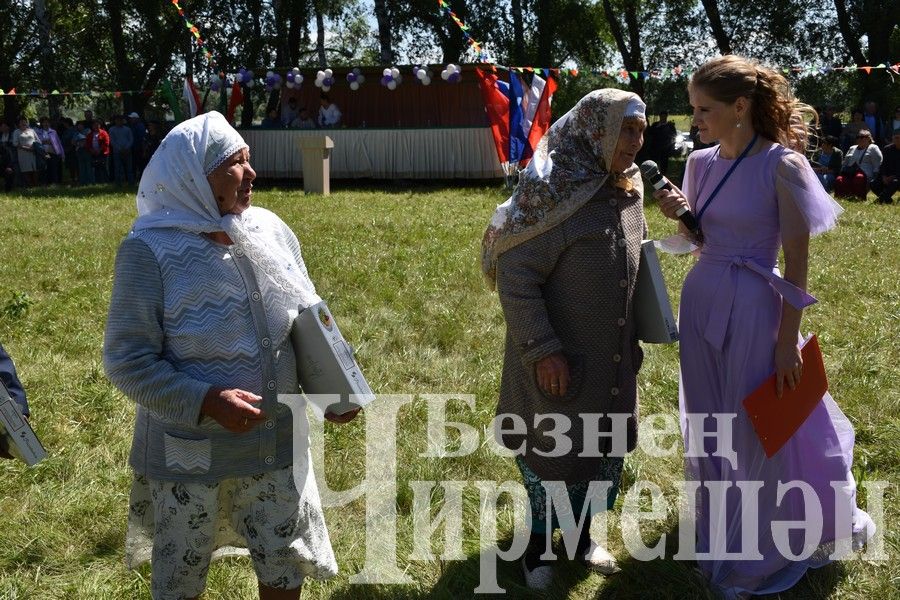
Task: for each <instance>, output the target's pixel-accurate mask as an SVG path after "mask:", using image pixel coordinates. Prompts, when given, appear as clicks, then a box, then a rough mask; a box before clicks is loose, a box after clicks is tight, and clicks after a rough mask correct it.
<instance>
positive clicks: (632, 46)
mask: <svg viewBox="0 0 900 600" xmlns="http://www.w3.org/2000/svg"><path fill="white" fill-rule="evenodd" d="M637 11H638V6H637V3H636V2H635V1H634V0H632V1H630V2H625V3H624V4H623V7H622V12H624V13H625V25H626V26H627V27H628V40H627V41H626V39H625V34H624V33H623V31H622V26H621V25H620V24H619V20H618V18H617V16H616V13H615V11H614V10H613V7H612V3H611V2H610V0H603V14H604V15H605V16H606V22H607V23H609V29H610V31H611V32H612V35H613V38H614V39H615V40H616V47H617V48H618V49H619V54H621V55H622V63H623V64H624V65H625V70H626V71H628V73H629V75H628V85H629V86H630V87H631V90H632V91H633V92H634V93H636V94H638V95H639V96H641V97H642V98H643V97H644V78H643V72H644V62H643V59H642V58H641V38H640V24H639V22H638V13H637ZM632 72H637V78H635V77H632V76H631V73H632Z"/></svg>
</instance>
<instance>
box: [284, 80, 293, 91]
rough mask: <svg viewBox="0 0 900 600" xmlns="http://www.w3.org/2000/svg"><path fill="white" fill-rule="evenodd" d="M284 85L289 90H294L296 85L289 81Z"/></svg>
mask: <svg viewBox="0 0 900 600" xmlns="http://www.w3.org/2000/svg"><path fill="white" fill-rule="evenodd" d="M284 85H286V86H287V89H289V90H292V89H294V83H293V82H292V81H288V82H286V83H285V84H284Z"/></svg>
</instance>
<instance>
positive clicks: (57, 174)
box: [35, 117, 66, 184]
mask: <svg viewBox="0 0 900 600" xmlns="http://www.w3.org/2000/svg"><path fill="white" fill-rule="evenodd" d="M35 133H37V135H38V139H39V140H40V142H41V146H43V147H44V152H46V154H45V156H46V157H47V171H46V180H45V182H46V183H48V184H53V183H62V165H63V159H64V158H65V155H66V151H65V149H64V148H63V145H62V141H61V140H60V139H59V134H57V133H56V130H55V129H53V127H51V126H50V117H41V120H40V126H39V127H38V128H37V129H35Z"/></svg>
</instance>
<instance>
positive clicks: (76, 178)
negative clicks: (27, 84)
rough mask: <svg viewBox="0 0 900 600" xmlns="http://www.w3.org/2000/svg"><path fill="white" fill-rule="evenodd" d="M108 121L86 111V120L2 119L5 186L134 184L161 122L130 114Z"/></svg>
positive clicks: (6, 188)
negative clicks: (7, 120) (112, 182)
mask: <svg viewBox="0 0 900 600" xmlns="http://www.w3.org/2000/svg"><path fill="white" fill-rule="evenodd" d="M109 121H110V122H109V123H105V122H102V121H100V120H98V119H96V118H94V113H93V111H90V110H86V111H85V112H84V119H82V120H80V121H77V122H76V121H73V120H72V119H71V118H68V117H61V118H56V119H51V118H49V117H46V116H44V117H41V118H40V119H38V120H37V123H32V122H30V121H29V119H27V118H26V117H24V116H21V117H19V118H18V119H17V120H16V122H15V124H13V125H11V124H9V123H6V122H0V172H2V173H3V189H4V191H7V192H9V191H11V190H12V189H14V188H16V187H35V186H46V185H62V184H67V185H87V184H92V183H107V182H111V181H115V182H116V183H117V184H119V185H125V184H126V183H128V184H133V183H135V182H136V181H137V180H139V179H140V176H141V172H142V171H143V169H144V166H145V165H146V164H147V162H148V161H149V160H150V157H151V156H153V152H154V151H155V150H156V148H157V147H158V146H159V144H160V142H161V141H162V138H163V131H162V127H161V124H160V123H158V122H156V121H150V122H149V123H147V124H145V123H144V120H143V119H142V118H141V116H140V115H139V114H138V113H136V112H132V113H130V114H128V115H114V116H113V117H111V118H110V120H109Z"/></svg>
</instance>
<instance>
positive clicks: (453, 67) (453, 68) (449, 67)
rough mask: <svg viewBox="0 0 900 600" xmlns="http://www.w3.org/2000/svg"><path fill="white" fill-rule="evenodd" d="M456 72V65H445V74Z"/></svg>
mask: <svg viewBox="0 0 900 600" xmlns="http://www.w3.org/2000/svg"><path fill="white" fill-rule="evenodd" d="M456 70H457V69H456V65H454V64H453V63H450V64H449V65H447V72H448V73H451V74H452V73H456Z"/></svg>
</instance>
